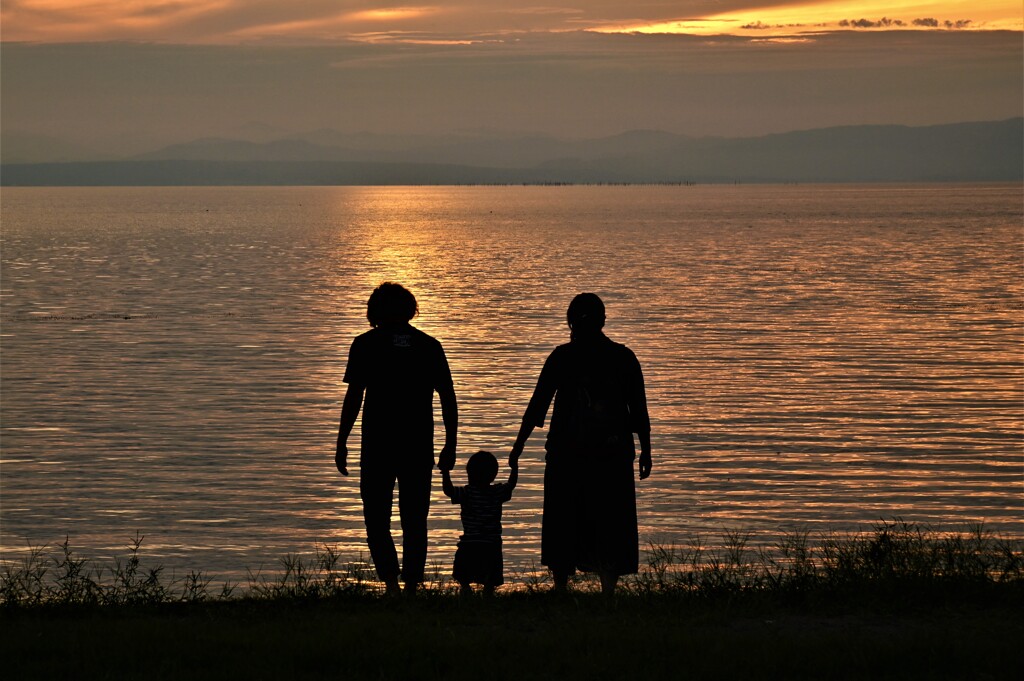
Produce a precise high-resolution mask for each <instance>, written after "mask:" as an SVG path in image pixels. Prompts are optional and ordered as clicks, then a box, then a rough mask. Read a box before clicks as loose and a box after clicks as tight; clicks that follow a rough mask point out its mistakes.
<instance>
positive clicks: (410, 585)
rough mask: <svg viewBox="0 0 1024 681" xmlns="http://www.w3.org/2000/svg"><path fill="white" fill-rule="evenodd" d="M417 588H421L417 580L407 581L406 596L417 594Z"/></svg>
mask: <svg viewBox="0 0 1024 681" xmlns="http://www.w3.org/2000/svg"><path fill="white" fill-rule="evenodd" d="M417 588H419V584H417V583H416V582H406V583H405V596H406V598H408V597H410V596H415V595H416V589H417Z"/></svg>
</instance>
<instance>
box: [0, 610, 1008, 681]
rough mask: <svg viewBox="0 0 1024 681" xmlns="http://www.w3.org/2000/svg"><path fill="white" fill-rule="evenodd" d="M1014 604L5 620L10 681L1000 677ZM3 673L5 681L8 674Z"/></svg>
mask: <svg viewBox="0 0 1024 681" xmlns="http://www.w3.org/2000/svg"><path fill="white" fill-rule="evenodd" d="M1017 605H1019V602H1018V603H1016V604H1011V603H1006V604H1000V603H991V602H990V603H984V604H982V603H971V602H964V601H960V602H952V603H951V602H946V603H927V604H925V603H917V604H915V605H913V606H912V607H907V606H906V605H905V604H904V605H902V606H901V607H899V608H886V607H877V606H873V605H868V606H852V607H851V606H849V605H844V606H837V607H826V606H819V607H807V606H804V607H794V606H791V605H785V604H781V603H778V602H763V601H761V602H759V601H747V602H728V601H721V602H707V601H705V602H700V601H694V600H690V599H681V598H677V597H672V596H668V595H661V596H656V597H639V596H625V597H620V598H617V599H615V600H613V601H611V602H608V601H606V600H604V599H602V598H601V597H600V596H598V595H595V594H585V595H582V596H576V597H575V598H573V597H569V598H564V599H560V598H554V597H551V596H549V595H547V594H512V595H506V596H499V597H497V598H495V599H493V600H492V601H490V602H485V601H483V599H474V600H472V601H469V602H465V601H460V600H459V599H458V598H456V597H453V596H447V595H443V596H439V595H426V596H422V597H419V598H417V599H414V600H412V601H406V600H398V601H395V602H390V601H383V600H379V599H368V598H336V599H327V600H319V601H310V602H305V603H303V602H297V601H233V602H226V603H207V604H201V605H184V606H183V605H162V606H148V607H144V608H134V609H125V608H114V609H86V610H81V609H72V610H68V609H50V610H45V611H40V610H31V611H22V612H20V613H17V614H11V613H8V614H6V615H5V616H4V619H3V625H2V628H3V633H2V636H0V654H2V655H3V660H4V668H5V677H6V678H12V679H56V678H61V679H93V678H95V679H103V678H124V679H132V678H138V679H182V678H200V679H224V678H228V679H231V678H247V679H291V678H303V679H305V678H344V679H439V680H440V679H446V680H455V679H481V678H484V679H489V678H495V679H517V680H522V679H543V678H553V679H562V678H573V679H575V678H581V679H689V678H693V679H698V678H699V679H707V678H711V679H730V678H738V679H746V678H756V679H908V678H909V679H1003V678H1007V679H1008V678H1014V677H1015V675H1016V673H1017V672H1018V671H1019V670H1020V669H1021V668H1022V664H1024V655H1022V653H1021V649H1020V642H1021V640H1024V638H1022V635H1024V626H1022V624H1021V618H1020V615H1019V612H1020V611H1019V609H1018V608H1017V607H1016V606H1017ZM7 674H10V675H7Z"/></svg>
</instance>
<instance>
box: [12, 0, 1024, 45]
mask: <svg viewBox="0 0 1024 681" xmlns="http://www.w3.org/2000/svg"><path fill="white" fill-rule="evenodd" d="M0 18H2V25H3V33H2V38H3V40H4V41H28V42H94V41H109V40H132V41H134V40H137V41H149V42H165V43H179V44H237V43H244V42H252V41H266V40H272V41H288V42H291V43H299V42H303V41H317V42H319V41H331V40H335V41H336V40H372V41H373V42H380V41H382V40H391V41H394V42H406V41H407V42H416V43H424V42H426V43H445V42H451V43H463V42H466V41H473V40H480V41H483V40H493V39H501V38H503V37H508V36H511V35H515V34H522V33H530V32H565V31H579V30H590V31H597V32H603V33H617V32H622V33H632V32H639V33H686V34H694V35H745V36H751V35H762V36H786V35H800V34H807V33H815V32H822V31H834V30H954V29H955V30H975V31H977V30H997V29H998V30H1018V31H1019V30H1022V29H1024V10H1022V7H1021V4H1020V2H1017V1H1016V0H987V1H984V2H966V1H964V0H940V1H929V0H924V1H917V2H915V1H914V0H902V1H900V0H897V2H895V3H893V2H885V1H884V0H866V1H862V2H850V1H848V0H826V1H824V2H811V3H772V2H759V1H758V0H723V1H721V2H716V1H714V0H689V1H686V2H678V1H674V2H673V1H660V0H653V1H649V2H635V3H627V2H612V1H611V0H589V1H585V2H579V3H572V4H569V5H566V6H559V5H543V6H541V5H535V4H530V3H529V2H507V1H505V0H454V1H452V2H446V3H445V4H443V5H437V6H430V5H403V4H398V3H396V4H387V3H380V2H374V0H347V1H343V2H338V1H337V0H334V1H331V0H293V1H291V2H287V3H283V2H277V1H276V0H274V1H271V0H92V1H90V0H78V1H75V0H6V1H5V2H4V3H3V6H2V9H0Z"/></svg>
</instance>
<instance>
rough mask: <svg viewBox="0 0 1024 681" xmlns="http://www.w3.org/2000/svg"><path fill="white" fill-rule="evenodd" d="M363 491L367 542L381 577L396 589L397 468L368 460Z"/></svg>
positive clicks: (363, 471) (362, 472)
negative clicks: (393, 519) (393, 530)
mask: <svg viewBox="0 0 1024 681" xmlns="http://www.w3.org/2000/svg"><path fill="white" fill-rule="evenodd" d="M359 495H360V497H361V498H362V501H363V520H364V521H365V522H366V543H367V545H368V546H369V548H370V558H371V559H372V560H373V565H374V567H376V568H377V577H379V578H380V579H381V581H383V582H384V583H385V584H386V585H387V588H388V592H392V591H393V590H396V589H397V588H398V574H399V570H398V553H397V552H396V551H395V542H394V540H393V539H392V538H391V507H392V504H393V502H394V495H395V472H394V470H391V469H390V467H386V466H380V465H376V464H370V465H367V464H366V462H365V461H364V462H363V463H362V465H361V470H360V472H359Z"/></svg>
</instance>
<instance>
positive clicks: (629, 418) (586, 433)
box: [523, 333, 651, 575]
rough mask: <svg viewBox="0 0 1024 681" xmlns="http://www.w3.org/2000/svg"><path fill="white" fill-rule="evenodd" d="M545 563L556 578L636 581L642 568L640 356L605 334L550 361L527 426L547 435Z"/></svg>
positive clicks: (643, 404)
mask: <svg viewBox="0 0 1024 681" xmlns="http://www.w3.org/2000/svg"><path fill="white" fill-rule="evenodd" d="M552 397H553V398H554V402H555V405H554V410H553V412H552V415H551V423H550V427H549V428H548V437H547V443H546V445H545V448H546V450H547V457H546V462H547V463H546V466H545V470H544V515H543V527H542V531H541V562H542V563H543V564H544V565H546V566H548V567H549V568H551V569H552V570H555V571H561V572H572V571H574V570H577V569H579V570H584V571H587V572H607V573H610V574H615V575H624V574H630V573H634V572H636V571H637V569H638V563H639V547H638V542H639V537H638V533H637V520H636V491H635V487H634V481H633V460H634V458H635V456H636V450H635V447H634V443H633V433H639V432H649V431H650V429H651V426H650V418H649V416H648V413H647V398H646V395H645V392H644V379H643V373H642V371H641V369H640V363H639V362H638V361H637V359H636V355H634V354H633V352H632V351H631V350H630V349H629V348H627V347H626V346H625V345H621V344H619V343H615V342H613V341H611V340H609V339H608V338H607V337H606V336H605V335H604V334H603V333H597V334H592V335H590V336H589V337H586V338H574V339H573V340H572V341H571V342H569V343H567V344H565V345H561V346H559V347H557V348H555V350H554V351H553V352H552V353H551V355H550V356H549V357H548V359H547V361H546V362H545V363H544V368H543V370H542V371H541V374H540V378H539V379H538V381H537V387H536V389H535V390H534V393H533V398H532V399H531V400H530V404H529V406H528V407H527V410H526V414H525V415H524V417H523V420H524V421H526V422H528V423H530V424H531V425H533V426H534V427H543V425H544V418H545V415H546V414H547V410H548V407H549V405H550V404H551V400H552Z"/></svg>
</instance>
